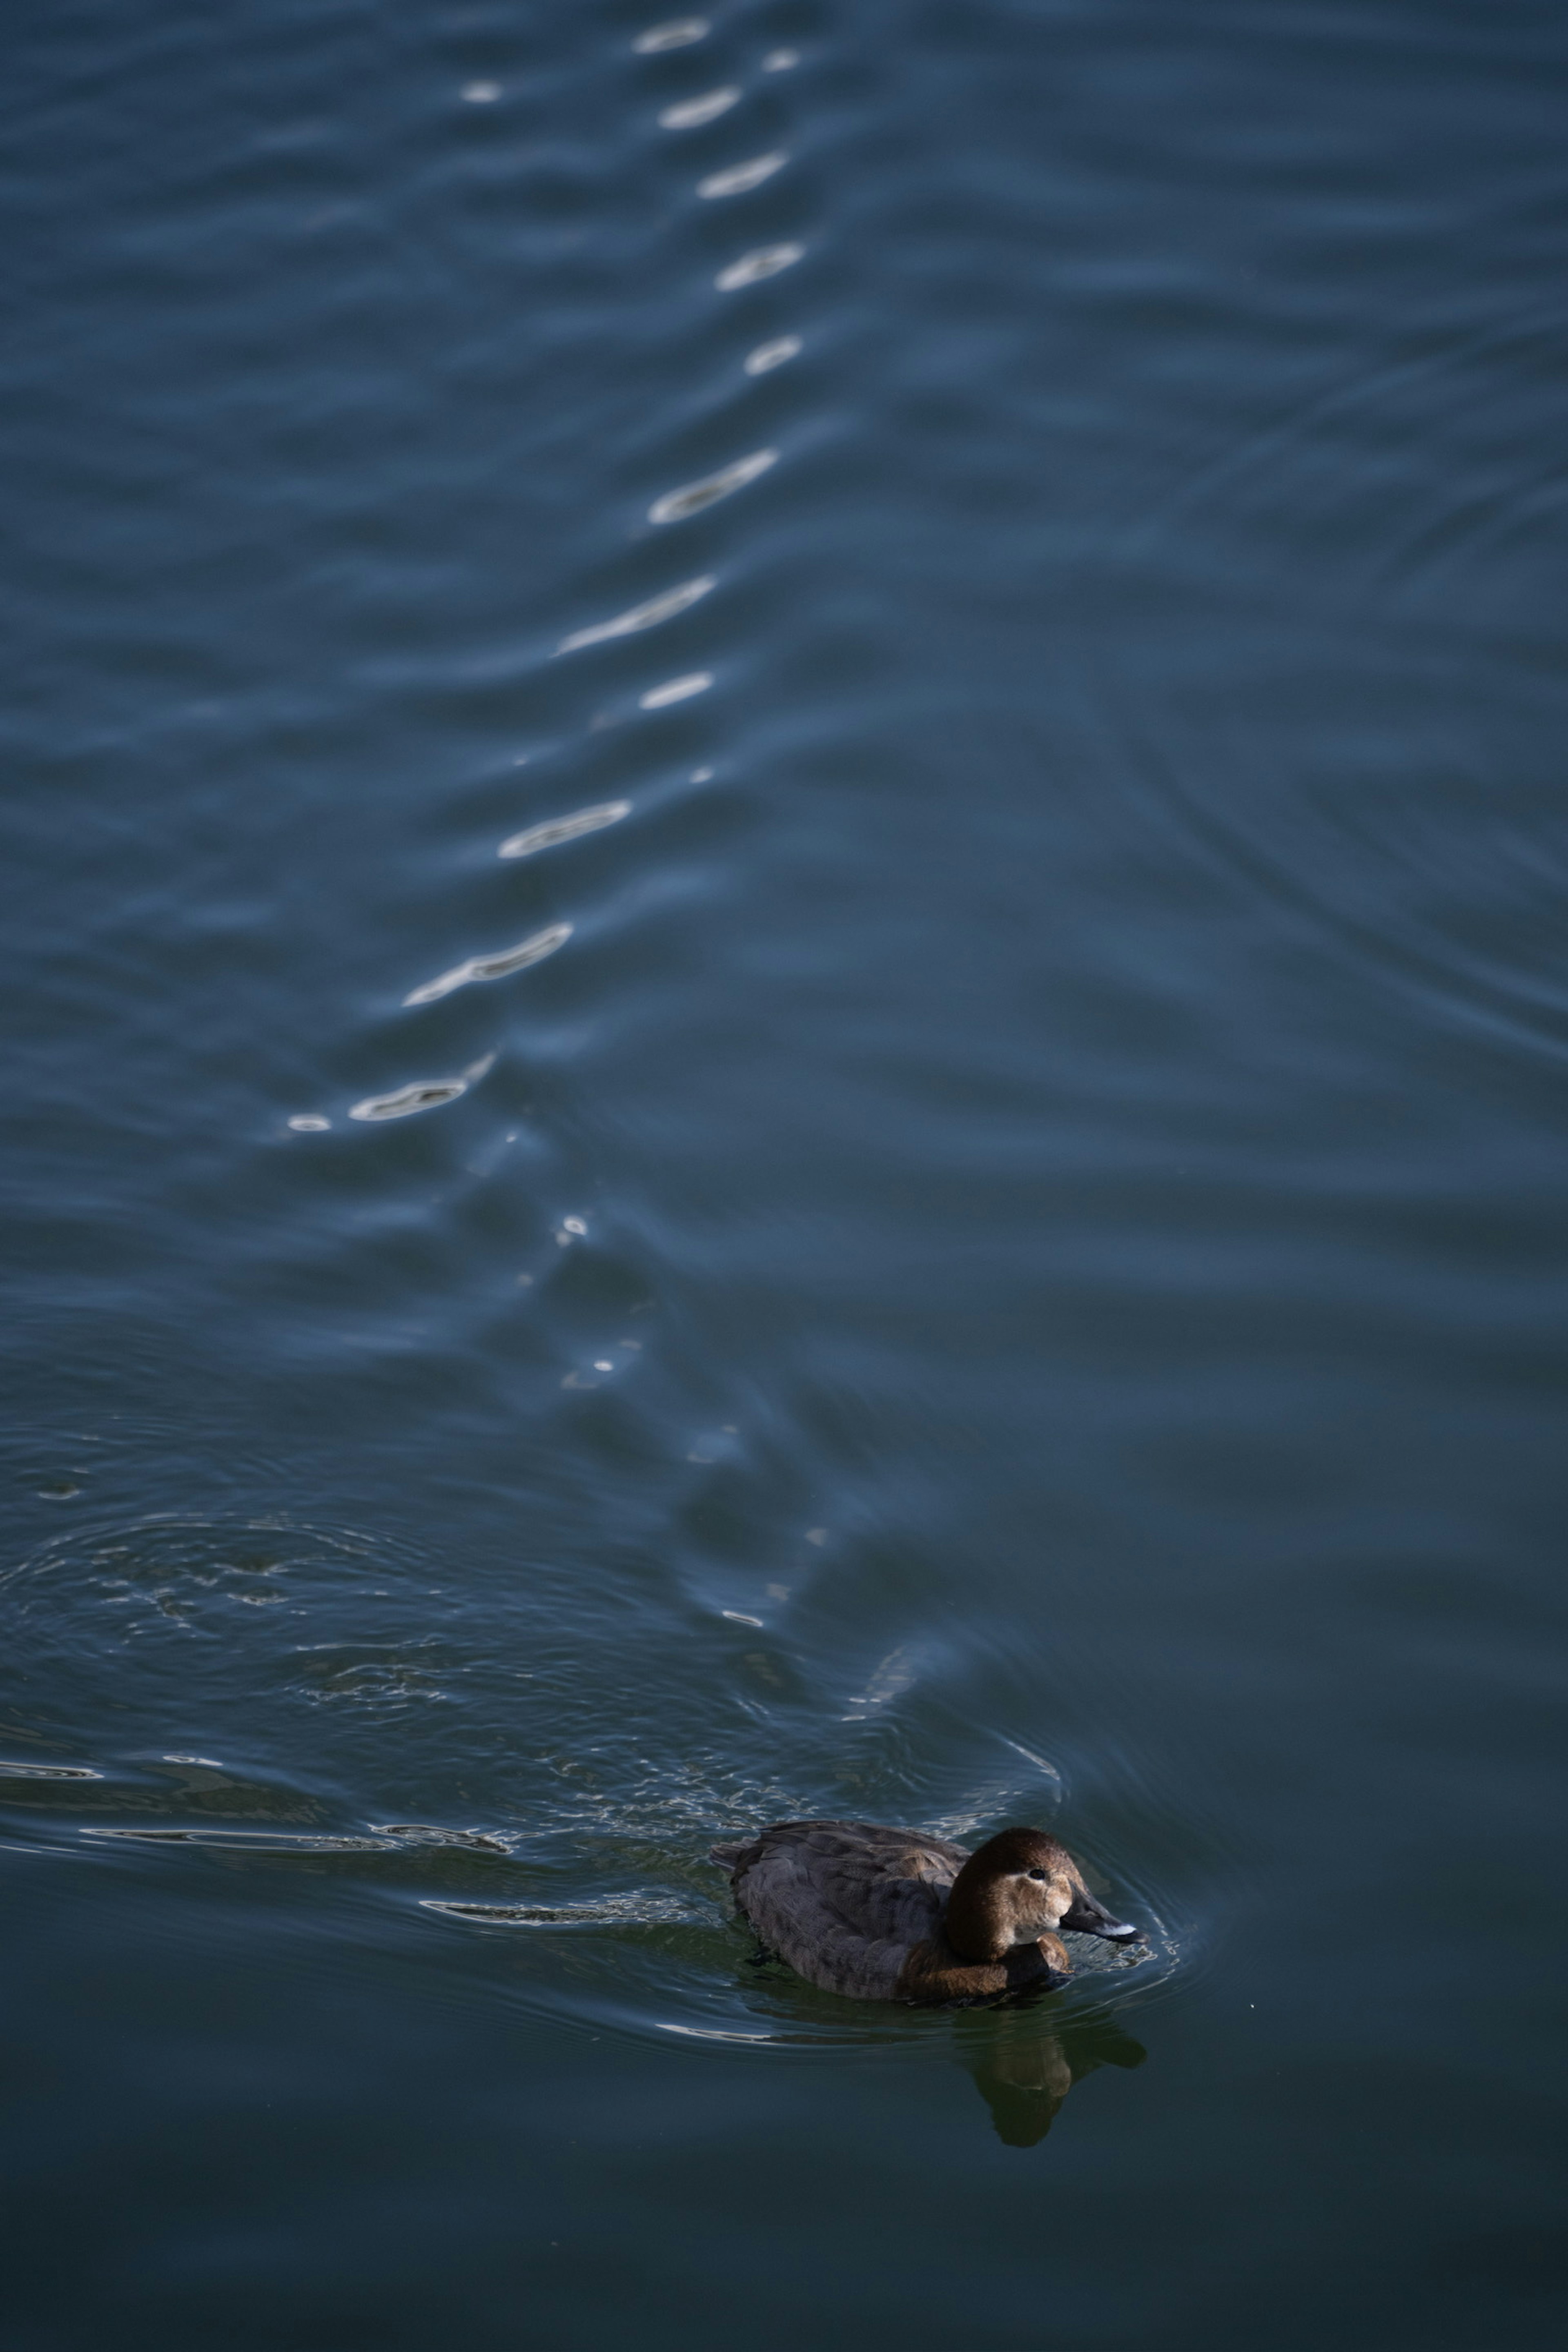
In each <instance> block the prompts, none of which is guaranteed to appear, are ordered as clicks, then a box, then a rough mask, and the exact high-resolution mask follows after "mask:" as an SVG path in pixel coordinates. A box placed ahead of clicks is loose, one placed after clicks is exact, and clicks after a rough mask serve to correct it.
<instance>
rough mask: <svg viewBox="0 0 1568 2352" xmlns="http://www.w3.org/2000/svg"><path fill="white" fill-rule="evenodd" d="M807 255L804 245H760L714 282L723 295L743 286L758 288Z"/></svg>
mask: <svg viewBox="0 0 1568 2352" xmlns="http://www.w3.org/2000/svg"><path fill="white" fill-rule="evenodd" d="M804 257H805V246H804V245H760V246H758V247H757V249H756V251H755V252H754V253H743V254H742V256H741V257H740V259H739V261H731V263H730V265H729V267H728V268H725V269H721V271H720V272H719V275H718V277H717V278H715V279H714V280H713V283H714V285H715V286H717V288H718V289H719V291H720V293H721V294H733V293H735V292H736V291H737V290H738V289H740V288H741V287H742V286H756V285H758V284H760V283H761V281H762V280H763V278H776V277H777V276H778V274H779V271H780V270H781V269H789V268H793V267H794V265H795V263H796V262H797V261H800V260H802V259H804Z"/></svg>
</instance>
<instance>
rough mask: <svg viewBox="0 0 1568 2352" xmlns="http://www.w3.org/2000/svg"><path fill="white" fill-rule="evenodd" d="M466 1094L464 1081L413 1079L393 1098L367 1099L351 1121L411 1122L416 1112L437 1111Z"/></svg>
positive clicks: (359, 1104) (355, 1109)
mask: <svg viewBox="0 0 1568 2352" xmlns="http://www.w3.org/2000/svg"><path fill="white" fill-rule="evenodd" d="M467 1093H468V1079H467V1078H416V1079H414V1080H413V1081H412V1083H411V1084H410V1085H408V1086H405V1087H398V1088H397V1091H396V1092H395V1094H390V1095H366V1097H365V1098H364V1100H363V1102H357V1103H355V1104H354V1105H353V1108H352V1109H351V1110H350V1112H349V1117H350V1118H363V1119H377V1118H413V1117H414V1115H415V1113H416V1111H422V1110H438V1109H439V1108H441V1105H442V1104H443V1103H449V1102H456V1101H457V1099H458V1096H459V1095H466V1094H467Z"/></svg>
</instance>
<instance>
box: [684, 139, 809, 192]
mask: <svg viewBox="0 0 1568 2352" xmlns="http://www.w3.org/2000/svg"><path fill="white" fill-rule="evenodd" d="M788 162H789V157H788V156H787V155H786V154H785V153H784V151H783V149H782V148H777V149H775V150H774V151H773V153H772V154H771V155H753V156H752V159H751V161H750V162H749V163H731V165H730V166H729V168H728V170H726V171H722V172H710V173H709V174H708V177H707V178H706V179H705V180H699V181H698V183H697V193H698V194H699V195H700V196H702V197H705V198H708V199H709V200H711V199H712V198H714V197H716V196H743V195H745V194H747V192H748V191H749V190H750V189H752V188H760V187H761V186H762V184H763V181H764V180H771V179H772V178H773V173H775V172H782V171H783V170H784V165H785V164H786V163H788Z"/></svg>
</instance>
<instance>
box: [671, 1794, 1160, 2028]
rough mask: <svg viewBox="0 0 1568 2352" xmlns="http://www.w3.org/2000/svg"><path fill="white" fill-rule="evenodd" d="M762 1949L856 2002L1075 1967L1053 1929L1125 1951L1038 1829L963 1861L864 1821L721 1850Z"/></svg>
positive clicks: (1050, 1975)
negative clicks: (1078, 1933) (1073, 1930)
mask: <svg viewBox="0 0 1568 2352" xmlns="http://www.w3.org/2000/svg"><path fill="white" fill-rule="evenodd" d="M712 1859H713V1860H714V1861H715V1862H716V1863H719V1864H721V1865H722V1867H723V1868H724V1869H726V1870H727V1871H728V1872H729V1873H730V1883H731V1885H732V1887H733V1888H734V1891H735V1900H736V1902H737V1903H738V1904H739V1906H740V1907H741V1909H742V1912H743V1913H744V1914H745V1916H746V1917H747V1918H748V1919H749V1920H750V1922H751V1924H752V1927H754V1928H755V1929H756V1931H757V1934H758V1935H759V1936H760V1937H761V1938H762V1940H763V1943H764V1944H766V1945H768V1946H770V1947H771V1948H772V1949H773V1951H775V1952H777V1953H778V1954H779V1955H780V1957H781V1958H784V1959H786V1960H787V1961H788V1962H789V1964H790V1966H791V1968H792V1969H795V1970H796V1971H797V1973H798V1974H799V1975H801V1976H803V1977H805V1978H806V1979H808V1980H809V1981H810V1982H811V1983H812V1984H815V1985H820V1986H821V1987H822V1989H823V1990H824V1991H825V1992H842V1993H848V1994H850V1995H852V1996H853V1997H854V1998H856V1999H858V2000H919V2001H950V2000H989V1999H992V1998H994V1996H995V1995H996V1994H998V1993H1004V1992H1010V1991H1013V1990H1016V1989H1017V1988H1019V1987H1021V1986H1024V1985H1027V1984H1032V1983H1040V1982H1042V1981H1050V1982H1058V1983H1059V1982H1061V1981H1063V1980H1064V1979H1066V1977H1067V1976H1068V1973H1069V1971H1070V1963H1069V1961H1068V1955H1067V1948H1066V1947H1065V1946H1064V1945H1063V1944H1062V1942H1061V1941H1060V1939H1059V1937H1058V1936H1057V1934H1056V1932H1055V1930H1056V1929H1057V1928H1058V1927H1071V1928H1080V1929H1082V1930H1083V1931H1085V1932H1086V1933H1087V1934H1089V1935H1094V1936H1105V1937H1110V1939H1111V1940H1112V1941H1114V1942H1118V1943H1125V1942H1128V1941H1130V1940H1131V1937H1134V1936H1135V1935H1136V1934H1137V1932H1138V1931H1137V1929H1136V1928H1135V1927H1128V1926H1126V1925H1125V1924H1124V1923H1123V1922H1121V1921H1119V1920H1115V1919H1112V1918H1111V1916H1110V1913H1109V1912H1108V1911H1106V1910H1104V1909H1103V1908H1102V1907H1101V1906H1100V1904H1099V1903H1097V1902H1096V1901H1095V1898H1094V1896H1093V1895H1091V1894H1090V1893H1089V1888H1088V1887H1087V1886H1086V1885H1084V1882H1083V1876H1082V1874H1081V1872H1080V1871H1079V1867H1078V1864H1076V1863H1075V1862H1074V1860H1073V1858H1072V1856H1071V1855H1070V1854H1069V1853H1068V1851H1067V1849H1066V1848H1065V1847H1064V1846H1061V1845H1058V1843H1057V1841H1056V1839H1055V1838H1053V1837H1047V1835H1046V1833H1045V1832H1044V1831H1043V1830H1034V1829H1009V1830H1003V1831H1001V1832H999V1834H998V1835H997V1836H995V1837H994V1838H991V1839H989V1840H988V1841H987V1842H986V1843H985V1844H984V1845H983V1846H981V1847H980V1848H979V1850H978V1851H977V1852H976V1853H970V1852H969V1851H968V1849H967V1848H966V1847H964V1846H961V1845H953V1844H951V1843H949V1841H948V1840H947V1839H946V1838H933V1837H924V1836H922V1835H921V1832H919V1831H918V1830H900V1829H884V1828H881V1827H879V1825H878V1824H877V1823H875V1822H775V1823H774V1825H773V1828H772V1829H766V1830H763V1832H762V1834H761V1836H760V1837H756V1838H753V1839H752V1841H751V1843H749V1844H737V1845H728V1846H715V1847H714V1848H713V1851H712Z"/></svg>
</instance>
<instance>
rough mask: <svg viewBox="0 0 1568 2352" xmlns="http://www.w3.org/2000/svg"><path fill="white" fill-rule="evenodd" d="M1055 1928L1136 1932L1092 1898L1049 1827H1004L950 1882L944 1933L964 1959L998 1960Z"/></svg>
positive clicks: (1127, 1937)
mask: <svg viewBox="0 0 1568 2352" xmlns="http://www.w3.org/2000/svg"><path fill="white" fill-rule="evenodd" d="M1058 1927H1072V1928H1077V1929H1079V1931H1081V1932H1082V1933H1084V1934H1086V1935H1090V1936H1105V1937H1110V1940H1111V1941H1112V1942H1113V1943H1123V1944H1124V1943H1130V1942H1131V1939H1132V1938H1133V1937H1135V1936H1136V1935H1137V1933H1138V1930H1137V1928H1136V1927H1129V1926H1128V1925H1127V1924H1126V1922H1125V1921H1123V1920H1120V1919H1113V1918H1112V1917H1111V1916H1110V1912H1109V1911H1107V1910H1105V1909H1104V1907H1103V1906H1101V1905H1100V1904H1099V1903H1097V1902H1096V1901H1095V1899H1094V1896H1093V1895H1091V1894H1090V1893H1089V1889H1088V1887H1087V1886H1086V1885H1084V1882H1083V1874H1082V1872H1081V1871H1080V1870H1079V1866H1078V1864H1077V1863H1076V1862H1074V1860H1073V1858H1072V1856H1071V1854H1070V1853H1068V1850H1067V1848H1066V1846H1063V1845H1058V1843H1057V1841H1056V1839H1055V1838H1054V1837H1047V1835H1046V1832H1045V1831H1044V1830H1030V1829H1012V1830H1001V1831H999V1832H997V1834H996V1836H994V1838H988V1839H987V1840H986V1842H985V1843H984V1845H983V1846H980V1847H978V1848H977V1849H976V1850H975V1852H974V1853H972V1854H971V1855H970V1857H969V1860H968V1861H967V1862H966V1863H965V1864H964V1865H963V1869H962V1870H961V1871H960V1872H959V1874H958V1876H957V1877H956V1878H955V1879H954V1880H953V1882H952V1894H951V1895H949V1896H948V1898H947V1917H946V1919H945V1920H944V1922H943V1932H944V1933H945V1935H946V1937H947V1940H948V1942H949V1944H951V1946H952V1949H953V1950H954V1951H955V1952H957V1953H958V1954H959V1955H960V1957H961V1958H963V1959H966V1960H999V1959H1001V1958H1003V1956H1004V1954H1005V1953H1007V1952H1010V1951H1011V1950H1012V1949H1013V1948H1014V1947H1015V1946H1016V1945H1017V1944H1032V1943H1034V1942H1036V1941H1037V1939H1038V1938H1040V1937H1051V1938H1052V1939H1053V1940H1054V1938H1055V1931H1056V1929H1057V1928H1058ZM1058 1949H1059V1947H1058Z"/></svg>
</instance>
